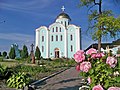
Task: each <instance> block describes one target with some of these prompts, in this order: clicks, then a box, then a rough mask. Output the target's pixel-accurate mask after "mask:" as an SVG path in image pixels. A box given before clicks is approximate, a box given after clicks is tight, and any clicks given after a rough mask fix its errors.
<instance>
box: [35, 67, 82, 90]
mask: <svg viewBox="0 0 120 90" xmlns="http://www.w3.org/2000/svg"><path fill="white" fill-rule="evenodd" d="M81 81H82V78H81V77H80V76H79V72H78V71H76V70H75V67H72V68H70V69H67V70H66V71H64V72H62V73H60V74H58V75H56V76H54V77H52V78H50V79H48V80H46V81H44V82H42V83H41V84H40V85H39V89H37V90H78V89H79V87H80V86H81Z"/></svg>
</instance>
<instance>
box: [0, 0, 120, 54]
mask: <svg viewBox="0 0 120 90" xmlns="http://www.w3.org/2000/svg"><path fill="white" fill-rule="evenodd" d="M103 1H104V2H103V9H111V10H113V13H114V14H115V16H116V17H117V16H119V15H120V6H119V4H117V3H116V2H112V0H103ZM78 5H79V0H0V52H3V51H9V49H10V46H11V44H13V43H17V44H18V45H19V48H20V49H21V48H22V46H23V45H24V44H25V45H27V46H28V49H30V45H31V43H34V42H35V29H36V28H38V27H40V26H44V25H45V26H49V25H50V24H52V23H53V22H54V20H55V18H56V17H57V15H59V14H60V13H61V7H62V6H65V8H66V9H65V12H66V13H67V14H68V15H69V16H70V17H71V19H72V21H71V23H72V24H75V25H78V26H80V27H81V28H82V48H83V49H85V48H87V47H88V46H89V45H90V44H92V43H95V41H93V40H92V39H91V37H90V35H87V34H86V30H87V27H88V16H87V14H88V12H87V8H86V7H81V8H80V7H78ZM94 8H96V9H97V7H94ZM4 21H5V22H4ZM112 40H114V39H110V38H109V39H103V40H102V41H103V42H112Z"/></svg>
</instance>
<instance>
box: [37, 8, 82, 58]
mask: <svg viewBox="0 0 120 90" xmlns="http://www.w3.org/2000/svg"><path fill="white" fill-rule="evenodd" d="M64 9H65V8H64V6H63V7H62V12H61V13H60V14H59V15H58V16H57V17H56V19H55V22H54V23H52V24H51V25H49V27H46V26H40V27H39V28H37V29H36V41H35V43H36V46H38V47H39V49H40V52H41V56H42V57H43V58H61V57H65V58H73V55H74V53H75V52H76V51H78V50H80V49H81V28H80V27H79V26H76V25H74V24H71V23H70V22H71V18H70V16H69V15H68V14H66V13H65V12H64Z"/></svg>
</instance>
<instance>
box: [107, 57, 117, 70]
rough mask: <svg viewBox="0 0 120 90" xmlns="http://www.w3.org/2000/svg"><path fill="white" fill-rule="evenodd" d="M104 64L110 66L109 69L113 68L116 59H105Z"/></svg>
mask: <svg viewBox="0 0 120 90" xmlns="http://www.w3.org/2000/svg"><path fill="white" fill-rule="evenodd" d="M106 63H107V64H109V65H110V67H113V68H114V67H115V66H116V64H117V59H115V58H114V57H107V60H106Z"/></svg>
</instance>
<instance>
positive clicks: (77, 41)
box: [75, 27, 80, 51]
mask: <svg viewBox="0 0 120 90" xmlns="http://www.w3.org/2000/svg"><path fill="white" fill-rule="evenodd" d="M75 35H76V46H75V47H76V51H78V50H80V28H79V27H77V28H76V33H75Z"/></svg>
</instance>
